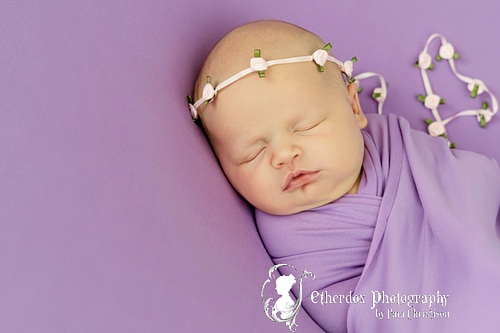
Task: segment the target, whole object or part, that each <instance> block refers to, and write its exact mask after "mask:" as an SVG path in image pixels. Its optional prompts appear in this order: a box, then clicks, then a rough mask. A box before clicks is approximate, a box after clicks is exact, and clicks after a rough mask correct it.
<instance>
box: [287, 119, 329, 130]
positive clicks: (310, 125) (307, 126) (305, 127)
mask: <svg viewBox="0 0 500 333" xmlns="http://www.w3.org/2000/svg"><path fill="white" fill-rule="evenodd" d="M324 120H325V119H322V120H320V121H314V122H311V123H306V124H303V125H298V126H296V127H294V129H293V132H294V133H304V132H308V131H310V130H312V129H314V128H316V127H318V125H319V124H321V123H322V122H323V121H324Z"/></svg>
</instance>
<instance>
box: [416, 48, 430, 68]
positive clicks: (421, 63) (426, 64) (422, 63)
mask: <svg viewBox="0 0 500 333" xmlns="http://www.w3.org/2000/svg"><path fill="white" fill-rule="evenodd" d="M431 66H432V58H431V56H430V54H429V53H427V52H422V53H420V55H419V56H418V67H420V68H422V69H428V68H430V67H431Z"/></svg>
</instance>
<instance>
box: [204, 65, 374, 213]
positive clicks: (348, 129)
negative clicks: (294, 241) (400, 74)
mask: <svg viewBox="0 0 500 333" xmlns="http://www.w3.org/2000/svg"><path fill="white" fill-rule="evenodd" d="M328 69H329V68H328V67H327V68H326V70H328ZM333 69H334V68H330V70H333ZM327 75H328V74H327V73H326V72H324V73H320V72H318V71H317V69H316V66H315V65H314V64H310V63H303V64H293V65H279V66H275V67H272V68H270V69H269V70H268V71H266V77H265V78H259V77H258V75H257V74H256V73H255V75H249V76H247V77H245V78H243V79H241V80H239V81H238V82H236V83H234V84H232V85H230V86H228V87H227V88H225V89H224V90H222V91H221V92H220V93H219V95H218V97H217V99H216V100H215V101H214V103H211V104H210V105H209V107H207V108H206V110H204V111H205V112H204V114H203V122H204V124H205V127H206V129H207V131H208V134H209V136H210V139H211V141H212V145H213V146H214V150H215V153H216V154H217V156H218V158H219V161H220V163H221V166H222V168H223V170H224V172H225V174H226V176H227V178H228V179H229V181H230V182H231V183H232V185H233V186H234V188H235V189H236V190H237V191H238V192H239V193H240V194H241V195H242V196H243V197H244V198H245V199H246V200H248V201H249V202H250V203H251V204H252V205H254V206H255V207H257V208H259V209H260V210H262V211H265V212H268V213H270V214H277V215H288V214H293V213H296V212H299V211H303V210H307V209H311V208H315V207H318V206H322V205H324V204H327V203H329V202H332V201H334V200H336V199H338V198H339V197H341V196H342V195H344V194H346V193H355V192H356V191H357V186H358V183H359V179H360V177H361V167H362V161H363V152H364V145H363V138H362V135H361V132H360V129H361V128H363V127H364V126H365V125H366V118H365V117H364V116H363V114H362V112H361V110H360V109H359V103H358V99H357V95H356V87H355V86H354V85H352V86H350V87H349V88H348V92H347V91H346V88H345V85H343V83H342V82H340V83H338V81H339V80H336V81H335V80H334V79H333V78H331V77H328V76H327ZM330 75H332V73H330ZM336 82H337V83H336Z"/></svg>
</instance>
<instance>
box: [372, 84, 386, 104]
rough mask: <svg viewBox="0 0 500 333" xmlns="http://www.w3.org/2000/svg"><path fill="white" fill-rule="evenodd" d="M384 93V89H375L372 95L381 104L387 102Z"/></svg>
mask: <svg viewBox="0 0 500 333" xmlns="http://www.w3.org/2000/svg"><path fill="white" fill-rule="evenodd" d="M383 92H384V91H383V90H382V88H381V87H378V88H375V89H374V90H373V94H372V96H373V98H374V99H375V100H376V101H377V102H379V103H381V102H384V101H385V96H384V94H383Z"/></svg>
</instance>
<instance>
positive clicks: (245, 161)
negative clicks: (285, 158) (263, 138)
mask: <svg viewBox="0 0 500 333" xmlns="http://www.w3.org/2000/svg"><path fill="white" fill-rule="evenodd" d="M265 149H266V147H262V148H261V149H260V150H259V151H257V152H256V153H255V154H253V155H251V156H250V157H249V158H247V159H245V160H244V161H243V162H242V163H241V164H245V163H249V162H252V161H253V160H255V159H256V158H257V156H259V155H260V153H262V152H263V151H264V150H265Z"/></svg>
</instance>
